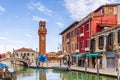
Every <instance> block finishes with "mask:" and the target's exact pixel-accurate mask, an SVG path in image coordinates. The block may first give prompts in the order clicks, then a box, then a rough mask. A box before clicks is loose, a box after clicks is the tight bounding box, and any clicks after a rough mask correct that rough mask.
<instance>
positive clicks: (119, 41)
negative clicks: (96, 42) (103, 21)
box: [118, 30, 120, 45]
mask: <svg viewBox="0 0 120 80" xmlns="http://www.w3.org/2000/svg"><path fill="white" fill-rule="evenodd" d="M118 44H119V45H120V30H119V31H118Z"/></svg>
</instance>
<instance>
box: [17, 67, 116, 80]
mask: <svg viewBox="0 0 120 80" xmlns="http://www.w3.org/2000/svg"><path fill="white" fill-rule="evenodd" d="M17 80H117V78H115V77H110V76H101V75H100V76H97V75H96V74H89V73H87V74H85V73H84V72H77V71H58V70H53V69H29V68H28V69H27V68H23V69H21V70H19V71H18V72H17Z"/></svg>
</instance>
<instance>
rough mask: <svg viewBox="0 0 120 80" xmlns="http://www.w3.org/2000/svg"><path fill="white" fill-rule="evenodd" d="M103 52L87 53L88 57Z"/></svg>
mask: <svg viewBox="0 0 120 80" xmlns="http://www.w3.org/2000/svg"><path fill="white" fill-rule="evenodd" d="M100 53H101V52H93V53H88V54H86V56H87V57H97V56H99V55H100Z"/></svg>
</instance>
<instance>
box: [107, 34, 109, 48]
mask: <svg viewBox="0 0 120 80" xmlns="http://www.w3.org/2000/svg"><path fill="white" fill-rule="evenodd" d="M108 43H109V41H108V36H107V35H106V48H108Z"/></svg>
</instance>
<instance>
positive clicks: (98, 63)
mask: <svg viewBox="0 0 120 80" xmlns="http://www.w3.org/2000/svg"><path fill="white" fill-rule="evenodd" d="M99 62H100V60H99V59H98V58H97V75H98V76H99Z"/></svg>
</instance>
